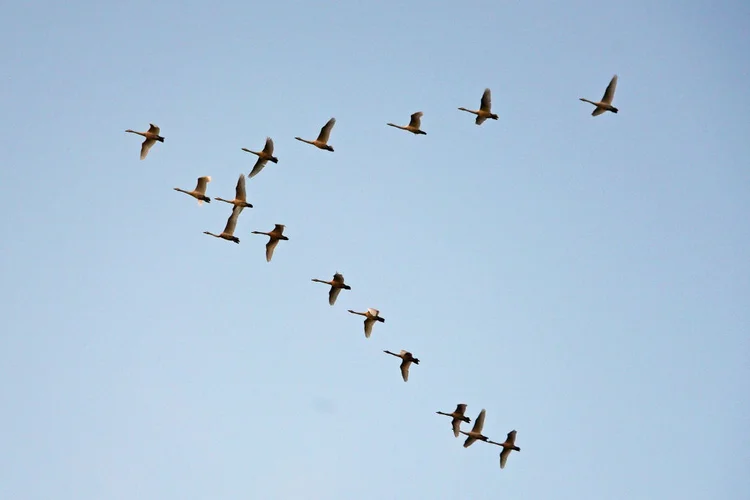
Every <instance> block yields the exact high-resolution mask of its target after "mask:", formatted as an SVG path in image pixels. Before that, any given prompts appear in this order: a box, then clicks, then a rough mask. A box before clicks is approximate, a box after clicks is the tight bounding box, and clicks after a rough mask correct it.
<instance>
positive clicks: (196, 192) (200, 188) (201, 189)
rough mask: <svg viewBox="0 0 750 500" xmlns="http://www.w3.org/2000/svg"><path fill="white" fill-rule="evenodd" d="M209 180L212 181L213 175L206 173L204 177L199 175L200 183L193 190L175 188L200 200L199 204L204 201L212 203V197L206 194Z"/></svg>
mask: <svg viewBox="0 0 750 500" xmlns="http://www.w3.org/2000/svg"><path fill="white" fill-rule="evenodd" d="M209 182H211V176H210V175H205V176H203V177H198V184H197V185H196V186H195V189H193V190H192V191H185V190H184V189H180V188H174V190H175V191H179V192H181V193H185V194H187V195H190V196H192V197H193V198H195V199H196V200H198V204H199V205H201V204H202V203H203V202H204V201H205V202H206V203H211V198H209V197H208V196H206V186H207V185H208V183H209Z"/></svg>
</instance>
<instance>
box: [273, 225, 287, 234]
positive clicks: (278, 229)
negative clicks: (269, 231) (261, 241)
mask: <svg viewBox="0 0 750 500" xmlns="http://www.w3.org/2000/svg"><path fill="white" fill-rule="evenodd" d="M284 227H286V226H284V224H276V225H274V228H273V230H274V231H275V232H277V233H279V234H281V233H283V232H284Z"/></svg>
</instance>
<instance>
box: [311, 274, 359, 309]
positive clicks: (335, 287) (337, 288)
mask: <svg viewBox="0 0 750 500" xmlns="http://www.w3.org/2000/svg"><path fill="white" fill-rule="evenodd" d="M312 281H315V282H316V283H325V284H326V285H331V290H330V291H329V292H328V303H329V304H330V305H333V304H335V303H336V298H337V297H338V296H339V293H341V290H351V289H352V287H350V286H349V285H347V284H346V283H344V275H343V274H341V273H336V274H334V275H333V279H332V280H331V281H325V280H319V279H317V278H313V279H312Z"/></svg>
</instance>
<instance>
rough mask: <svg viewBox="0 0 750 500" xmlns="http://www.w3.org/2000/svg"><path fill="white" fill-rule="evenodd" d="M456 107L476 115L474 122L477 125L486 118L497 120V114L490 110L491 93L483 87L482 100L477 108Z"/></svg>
mask: <svg viewBox="0 0 750 500" xmlns="http://www.w3.org/2000/svg"><path fill="white" fill-rule="evenodd" d="M458 109H460V110H461V111H466V112H467V113H473V114H475V115H477V119H476V121H475V122H474V123H476V124H477V125H481V124H483V123H484V121H485V120H486V119H487V118H492V119H493V120H497V115H496V114H495V113H493V112H492V93H491V92H490V89H484V94H482V102H481V104H480V106H479V109H478V110H473V109H466V108H458Z"/></svg>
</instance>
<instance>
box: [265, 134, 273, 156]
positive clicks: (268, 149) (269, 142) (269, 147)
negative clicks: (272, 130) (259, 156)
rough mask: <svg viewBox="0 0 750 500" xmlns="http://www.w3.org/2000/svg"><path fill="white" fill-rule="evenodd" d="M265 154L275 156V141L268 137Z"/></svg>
mask: <svg viewBox="0 0 750 500" xmlns="http://www.w3.org/2000/svg"><path fill="white" fill-rule="evenodd" d="M263 152H264V153H267V154H269V155H272V154H273V139H271V138H270V137H266V145H265V146H264V147H263Z"/></svg>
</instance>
